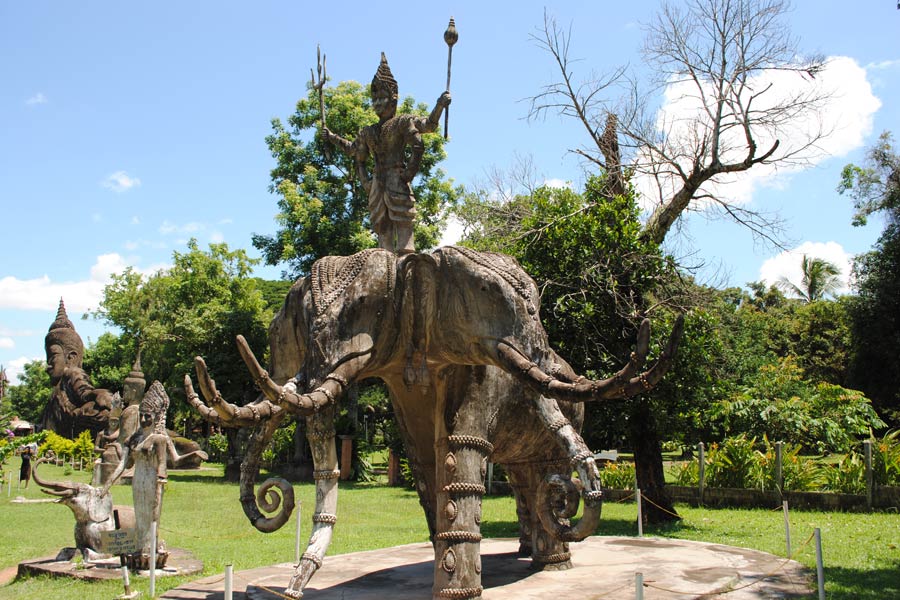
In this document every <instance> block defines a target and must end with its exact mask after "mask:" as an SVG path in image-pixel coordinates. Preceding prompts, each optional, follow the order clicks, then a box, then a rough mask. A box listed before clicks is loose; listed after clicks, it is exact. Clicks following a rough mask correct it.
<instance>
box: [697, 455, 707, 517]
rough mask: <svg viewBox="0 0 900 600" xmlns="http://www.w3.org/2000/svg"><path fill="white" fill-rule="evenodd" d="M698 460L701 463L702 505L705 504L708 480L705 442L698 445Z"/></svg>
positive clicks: (700, 486)
mask: <svg viewBox="0 0 900 600" xmlns="http://www.w3.org/2000/svg"><path fill="white" fill-rule="evenodd" d="M697 460H698V461H700V462H699V478H700V480H699V482H698V484H697V485H698V487H699V488H700V504H701V505H702V504H703V487H704V485H705V483H706V482H705V478H706V446H704V445H703V442H700V443H699V444H697Z"/></svg>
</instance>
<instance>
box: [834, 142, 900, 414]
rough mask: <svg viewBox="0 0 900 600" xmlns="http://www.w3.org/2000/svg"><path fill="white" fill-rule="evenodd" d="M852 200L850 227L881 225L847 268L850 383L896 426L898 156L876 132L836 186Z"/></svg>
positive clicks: (899, 394)
mask: <svg viewBox="0 0 900 600" xmlns="http://www.w3.org/2000/svg"><path fill="white" fill-rule="evenodd" d="M838 191H840V192H841V193H849V194H850V196H851V197H852V198H853V201H854V206H855V208H856V215H854V218H853V224H854V225H863V224H865V223H866V222H867V219H868V217H869V216H871V215H873V214H876V213H879V214H883V215H885V217H886V225H885V228H884V231H883V232H882V233H881V236H880V237H879V238H878V241H877V242H876V243H875V247H874V248H873V249H872V250H871V251H869V252H867V253H865V254H862V255H860V256H857V257H856V260H855V261H854V265H853V273H854V281H855V288H856V292H857V296H856V298H855V299H854V300H853V302H852V303H851V306H850V313H851V321H852V331H853V346H854V352H853V360H852V363H851V365H850V376H849V378H850V382H851V384H853V385H854V386H858V387H859V389H861V390H863V391H865V393H866V395H867V396H869V397H870V398H872V404H873V405H874V406H875V408H876V410H878V411H879V413H880V414H881V415H882V417H884V419H885V420H886V421H888V422H889V424H891V425H893V426H897V425H900V155H898V153H897V152H896V150H895V149H894V147H893V139H892V137H891V135H890V134H889V133H887V132H885V133H882V134H881V136H880V137H879V139H878V142H877V143H876V144H875V145H874V146H873V147H872V148H870V149H869V151H868V152H867V154H866V163H865V165H864V166H862V167H858V166H856V165H852V164H850V165H847V166H846V167H844V169H843V171H842V173H841V182H840V185H839V186H838Z"/></svg>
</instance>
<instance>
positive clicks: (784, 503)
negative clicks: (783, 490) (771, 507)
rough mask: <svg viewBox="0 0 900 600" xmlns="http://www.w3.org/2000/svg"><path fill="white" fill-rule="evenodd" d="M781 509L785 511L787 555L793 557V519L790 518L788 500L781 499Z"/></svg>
mask: <svg viewBox="0 0 900 600" xmlns="http://www.w3.org/2000/svg"><path fill="white" fill-rule="evenodd" d="M781 509H782V510H783V511H784V543H785V545H786V547H787V557H788V558H790V557H791V520H790V519H789V518H788V501H787V500H782V501H781Z"/></svg>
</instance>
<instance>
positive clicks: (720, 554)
mask: <svg viewBox="0 0 900 600" xmlns="http://www.w3.org/2000/svg"><path fill="white" fill-rule="evenodd" d="M571 547H572V557H573V559H572V564H573V568H572V569H570V570H568V571H545V572H538V573H536V572H533V571H531V570H530V569H529V567H530V565H531V561H530V560H529V559H526V558H520V557H518V556H516V551H517V549H518V541H517V540H512V539H486V540H483V541H482V542H481V556H482V565H483V571H482V584H483V586H484V594H483V596H482V597H483V598H484V599H485V600H512V599H516V600H526V599H533V600H547V599H548V598H554V597H556V598H560V599H562V598H618V599H620V598H634V574H635V572H638V571H639V572H642V573H643V574H644V583H645V596H646V597H647V598H648V599H650V598H652V599H653V600H659V599H672V600H674V599H676V598H677V599H679V600H685V599H688V598H699V597H701V596H702V598H704V600H711V599H714V598H721V599H722V600H761V599H764V598H765V599H770V598H772V599H774V598H798V597H801V596H803V595H807V594H810V593H811V588H810V581H811V573H810V572H808V571H807V570H806V569H805V568H804V567H803V566H802V565H801V564H800V563H797V562H795V561H791V560H787V559H784V558H781V557H778V556H774V555H772V554H766V553H764V552H758V551H756V550H747V549H744V548H735V547H732V546H722V545H719V544H708V543H704V542H690V541H685V540H673V539H667V538H631V537H599V536H598V537H591V538H588V539H587V540H585V541H583V542H579V543H575V544H572V545H571ZM433 570H434V552H433V550H432V548H431V544H427V543H425V544H407V545H405V546H395V547H393V548H385V549H382V550H372V551H368V552H356V553H353V554H342V555H339V556H329V557H326V558H325V563H324V564H323V566H322V568H321V569H319V572H318V573H316V575H315V576H313V578H312V581H310V584H309V586H308V587H307V589H306V590H305V592H304V595H303V597H304V598H305V599H306V600H376V599H384V598H391V599H392V600H427V599H428V598H431V583H432V577H433ZM292 572H293V566H292V565H291V564H289V563H284V564H279V565H273V566H270V567H261V568H258V569H251V570H247V571H236V572H235V573H234V588H233V589H234V598H235V599H242V600H250V599H258V600H277V599H279V598H281V597H282V594H283V593H284V589H285V586H286V585H287V583H288V580H289V579H290V576H291V573H292ZM223 590H224V581H223V577H222V575H221V574H218V575H216V576H214V577H208V578H206V579H201V580H199V581H194V582H192V583H189V584H186V585H183V586H181V587H179V588H177V589H174V590H169V591H168V592H166V594H164V595H163V596H162V598H172V599H175V598H177V599H180V600H198V599H203V600H213V599H219V598H223V596H224V594H223ZM726 594H727V595H726Z"/></svg>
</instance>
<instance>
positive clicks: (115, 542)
mask: <svg viewBox="0 0 900 600" xmlns="http://www.w3.org/2000/svg"><path fill="white" fill-rule="evenodd" d="M100 546H101V548H102V550H103V552H106V553H107V554H114V555H117V554H131V553H132V552H137V551H138V539H137V532H136V531H135V530H134V529H113V530H112V531H101V532H100Z"/></svg>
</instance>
